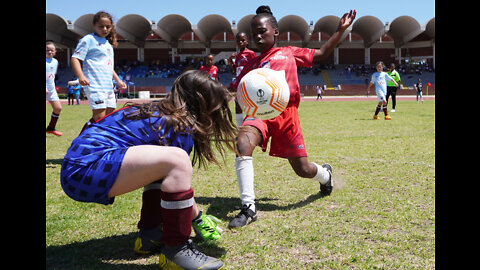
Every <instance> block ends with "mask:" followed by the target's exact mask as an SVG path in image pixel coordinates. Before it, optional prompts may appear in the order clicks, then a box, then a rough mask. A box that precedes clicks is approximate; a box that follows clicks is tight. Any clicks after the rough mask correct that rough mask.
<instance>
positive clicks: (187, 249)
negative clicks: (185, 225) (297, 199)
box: [182, 240, 208, 261]
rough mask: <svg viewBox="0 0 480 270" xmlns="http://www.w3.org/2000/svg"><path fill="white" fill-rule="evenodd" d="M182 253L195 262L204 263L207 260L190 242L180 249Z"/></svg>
mask: <svg viewBox="0 0 480 270" xmlns="http://www.w3.org/2000/svg"><path fill="white" fill-rule="evenodd" d="M182 252H187V255H188V256H192V257H194V259H195V260H199V261H206V260H207V259H208V256H207V255H205V254H203V253H202V252H201V251H200V250H198V248H197V246H196V245H195V244H194V243H193V242H192V241H190V240H189V241H188V242H187V244H186V245H185V246H184V247H183V248H182Z"/></svg>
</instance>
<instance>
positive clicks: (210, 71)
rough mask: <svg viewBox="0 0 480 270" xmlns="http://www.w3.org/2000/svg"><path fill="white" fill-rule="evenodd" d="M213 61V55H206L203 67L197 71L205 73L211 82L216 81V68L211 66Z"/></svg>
mask: <svg viewBox="0 0 480 270" xmlns="http://www.w3.org/2000/svg"><path fill="white" fill-rule="evenodd" d="M214 61H215V59H214V58H213V54H209V55H207V58H206V63H205V65H204V66H201V67H200V68H199V69H198V70H200V71H203V72H205V73H207V74H208V75H209V76H210V78H211V79H212V80H216V81H218V67H217V66H215V65H214V64H213V62H214Z"/></svg>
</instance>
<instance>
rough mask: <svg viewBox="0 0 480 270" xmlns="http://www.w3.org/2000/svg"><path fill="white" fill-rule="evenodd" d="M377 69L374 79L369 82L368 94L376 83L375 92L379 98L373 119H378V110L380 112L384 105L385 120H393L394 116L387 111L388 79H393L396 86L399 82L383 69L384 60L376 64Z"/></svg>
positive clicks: (373, 75)
mask: <svg viewBox="0 0 480 270" xmlns="http://www.w3.org/2000/svg"><path fill="white" fill-rule="evenodd" d="M375 66H376V69H377V72H374V73H373V74H372V79H371V80H370V83H369V84H368V87H367V95H368V92H369V91H370V87H371V86H372V85H373V84H375V92H376V93H377V98H378V105H377V108H376V109H375V114H374V115H373V119H378V112H380V109H382V106H383V113H384V114H385V120H391V119H392V117H390V115H388V112H387V99H386V98H385V95H386V94H387V80H388V81H392V82H393V83H394V85H395V87H398V83H397V82H396V81H395V80H394V79H393V78H392V77H390V75H388V74H387V73H386V72H384V71H383V69H384V68H385V64H384V63H383V62H382V61H378V62H377V63H376V64H375Z"/></svg>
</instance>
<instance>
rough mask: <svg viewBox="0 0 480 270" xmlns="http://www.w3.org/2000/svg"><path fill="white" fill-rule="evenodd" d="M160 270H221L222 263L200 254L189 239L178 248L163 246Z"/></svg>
mask: <svg viewBox="0 0 480 270" xmlns="http://www.w3.org/2000/svg"><path fill="white" fill-rule="evenodd" d="M159 266H160V268H161V269H205V270H213V269H221V268H222V267H223V262H222V261H220V260H219V259H216V258H213V257H209V256H207V255H205V254H203V253H202V252H200V251H199V250H198V249H197V247H196V246H195V245H194V244H193V242H192V240H191V239H188V241H187V242H186V243H185V244H183V245H180V246H176V247H171V246H167V245H165V246H164V247H163V248H162V253H160V257H159Z"/></svg>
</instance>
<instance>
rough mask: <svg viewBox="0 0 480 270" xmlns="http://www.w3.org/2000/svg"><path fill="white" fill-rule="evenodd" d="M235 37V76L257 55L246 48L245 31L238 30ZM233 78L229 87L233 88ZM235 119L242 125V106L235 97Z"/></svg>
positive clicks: (238, 124)
mask: <svg viewBox="0 0 480 270" xmlns="http://www.w3.org/2000/svg"><path fill="white" fill-rule="evenodd" d="M235 38H236V41H237V47H238V53H236V54H235V62H234V63H233V68H234V70H235V76H238V75H240V73H241V72H242V69H243V67H244V66H245V64H246V63H247V62H248V61H249V60H250V59H253V58H255V57H257V54H256V53H255V52H254V51H252V50H250V49H248V48H247V45H248V38H247V34H246V33H245V32H238V33H237V35H236V36H235ZM232 57H233V55H232ZM235 80H236V79H234V81H233V82H232V85H230V88H233V87H232V86H233V84H234V83H235ZM235 120H236V122H237V126H239V127H240V126H242V124H243V114H242V107H240V104H238V102H237V99H235Z"/></svg>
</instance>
